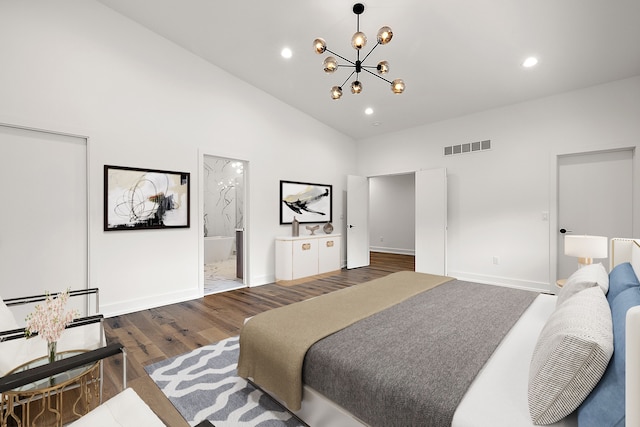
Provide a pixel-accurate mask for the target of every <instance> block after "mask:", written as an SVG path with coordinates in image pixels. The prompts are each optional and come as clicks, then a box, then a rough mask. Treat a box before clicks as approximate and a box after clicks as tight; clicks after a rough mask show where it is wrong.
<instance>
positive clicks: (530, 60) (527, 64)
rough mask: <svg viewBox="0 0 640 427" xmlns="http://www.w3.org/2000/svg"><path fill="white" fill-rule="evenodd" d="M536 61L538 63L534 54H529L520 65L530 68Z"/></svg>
mask: <svg viewBox="0 0 640 427" xmlns="http://www.w3.org/2000/svg"><path fill="white" fill-rule="evenodd" d="M537 63H538V58H536V57H534V56H530V57H528V58H527V59H525V60H524V62H523V63H522V66H523V67H525V68H531V67H533V66H535V65H536V64H537Z"/></svg>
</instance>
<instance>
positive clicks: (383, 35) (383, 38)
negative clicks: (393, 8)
mask: <svg viewBox="0 0 640 427" xmlns="http://www.w3.org/2000/svg"><path fill="white" fill-rule="evenodd" d="M391 38H393V31H391V28H389V27H386V26H385V27H382V28H380V29H379V30H378V43H380V44H387V43H389V42H390V41H391Z"/></svg>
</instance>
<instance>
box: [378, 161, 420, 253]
mask: <svg viewBox="0 0 640 427" xmlns="http://www.w3.org/2000/svg"><path fill="white" fill-rule="evenodd" d="M415 188H416V186H415V175H414V174H412V173H411V174H403V175H389V176H376V177H371V178H370V179H369V242H371V243H370V244H371V250H373V251H379V252H389V253H397V254H408V255H413V254H414V253H415V222H416V203H415V199H416V197H415Z"/></svg>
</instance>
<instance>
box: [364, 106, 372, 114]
mask: <svg viewBox="0 0 640 427" xmlns="http://www.w3.org/2000/svg"><path fill="white" fill-rule="evenodd" d="M364 113H365V114H366V115H367V116H370V115H372V114H373V108H371V107H368V108H366V109H365V110H364Z"/></svg>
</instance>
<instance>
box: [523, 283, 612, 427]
mask: <svg viewBox="0 0 640 427" xmlns="http://www.w3.org/2000/svg"><path fill="white" fill-rule="evenodd" d="M612 354H613V330H612V321H611V310H610V309H609V304H608V303H607V299H606V297H605V296H604V293H603V292H602V290H600V288H599V287H595V286H594V287H590V288H588V289H585V290H583V291H580V292H578V293H576V294H575V295H573V296H572V297H571V298H569V299H567V300H566V301H565V302H564V303H562V304H561V305H559V306H558V307H557V308H556V310H555V311H554V312H553V314H552V315H551V316H550V317H549V320H548V321H547V323H546V324H545V326H544V328H543V329H542V332H540V336H539V337H538V342H537V343H536V347H535V349H534V352H533V356H532V359H531V365H530V369H529V413H530V415H531V420H532V421H533V423H534V424H536V425H541V424H552V423H555V422H557V421H560V420H561V419H563V418H564V417H566V416H567V415H569V414H570V413H572V412H573V411H574V410H575V409H576V408H577V407H578V406H580V404H581V403H582V401H583V400H584V399H585V398H586V397H587V396H588V395H589V393H590V392H591V390H592V389H593V388H594V387H595V386H596V384H597V383H598V381H600V378H601V377H602V375H603V374H604V371H605V369H606V368H607V365H608V364H609V359H611V356H612Z"/></svg>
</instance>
